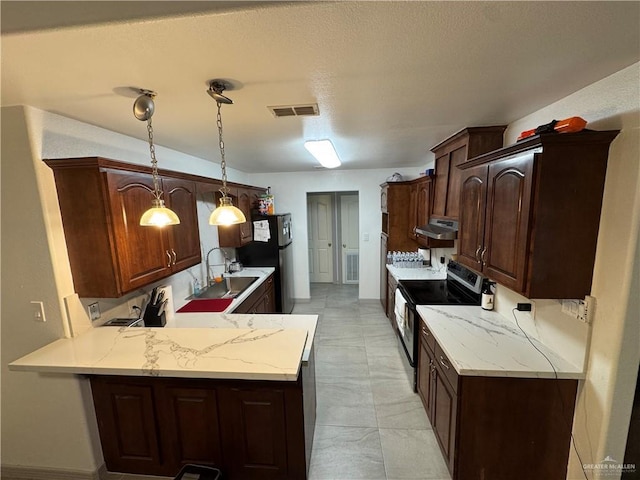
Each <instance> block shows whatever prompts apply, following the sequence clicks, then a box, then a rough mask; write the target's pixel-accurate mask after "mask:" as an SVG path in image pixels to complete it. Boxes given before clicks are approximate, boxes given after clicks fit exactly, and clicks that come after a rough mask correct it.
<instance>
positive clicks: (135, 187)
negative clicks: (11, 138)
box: [45, 157, 201, 298]
mask: <svg viewBox="0 0 640 480" xmlns="http://www.w3.org/2000/svg"><path fill="white" fill-rule="evenodd" d="M45 162H46V163H47V165H49V166H50V167H51V168H52V170H53V173H54V178H55V182H56V189H57V192H58V201H59V205H60V212H61V215H62V223H63V227H64V232H65V240H66V243H67V250H68V254H69V261H70V264H71V271H72V275H73V282H74V287H75V289H76V292H77V293H78V295H79V296H80V297H98V298H104V297H111V298H114V297H120V296H122V295H124V294H125V293H128V292H131V291H133V290H136V289H137V288H140V287H142V286H145V285H148V284H149V283H152V282H154V281H157V280H160V279H162V278H165V277H167V276H169V275H172V274H174V273H176V272H178V271H180V270H183V269H185V268H188V267H190V266H193V265H197V264H198V263H200V260H201V258H200V241H199V237H200V236H199V230H198V221H197V214H196V190H195V189H196V184H195V181H194V180H193V179H191V178H190V177H189V176H187V175H181V174H178V173H177V172H167V171H162V172H161V176H160V177H161V179H160V186H161V188H162V192H163V198H164V200H165V203H166V205H167V206H168V207H169V208H172V209H174V210H175V211H176V213H177V214H178V216H179V218H180V222H181V223H180V225H174V226H167V227H164V228H156V227H141V226H140V225H139V223H138V222H139V219H140V217H141V216H142V214H143V212H144V211H145V210H147V209H148V208H149V207H150V206H151V200H152V198H153V193H152V192H153V180H152V177H151V173H150V169H149V168H146V167H141V166H139V165H132V164H127V163H123V162H116V161H113V160H108V159H104V158H99V157H89V158H75V159H58V160H45Z"/></svg>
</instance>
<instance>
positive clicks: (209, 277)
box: [206, 247, 229, 287]
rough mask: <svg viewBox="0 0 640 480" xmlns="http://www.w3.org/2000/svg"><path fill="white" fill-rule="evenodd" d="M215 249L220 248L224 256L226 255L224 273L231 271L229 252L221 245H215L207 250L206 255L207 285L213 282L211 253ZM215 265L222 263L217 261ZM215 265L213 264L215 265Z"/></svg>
mask: <svg viewBox="0 0 640 480" xmlns="http://www.w3.org/2000/svg"><path fill="white" fill-rule="evenodd" d="M214 250H220V251H221V252H222V256H223V257H224V273H229V257H227V253H226V252H225V251H224V250H223V249H222V248H220V247H213V248H212V249H211V250H209V251H208V252H207V256H206V267H207V287H208V286H209V285H211V284H212V283H213V278H211V267H212V265H210V264H209V254H210V253H211V252H213V251H214ZM215 265H222V264H221V263H217V264H215ZM215 265H213V266H215Z"/></svg>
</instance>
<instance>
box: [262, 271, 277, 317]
mask: <svg viewBox="0 0 640 480" xmlns="http://www.w3.org/2000/svg"><path fill="white" fill-rule="evenodd" d="M265 289H266V291H265V294H264V309H265V312H264V313H277V311H276V291H275V286H274V284H273V275H271V276H269V278H267V280H266V281H265Z"/></svg>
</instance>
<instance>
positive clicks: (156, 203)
mask: <svg viewBox="0 0 640 480" xmlns="http://www.w3.org/2000/svg"><path fill="white" fill-rule="evenodd" d="M155 96H156V92H153V91H151V90H144V89H140V96H139V97H138V98H136V101H135V102H134V103H133V115H134V116H135V117H136V118H137V119H138V120H141V121H143V122H144V121H146V122H147V133H148V135H149V152H150V154H151V176H152V177H153V200H152V201H151V208H150V209H149V210H147V211H146V212H144V213H143V214H142V217H140V225H142V226H143V227H164V226H165V225H178V224H179V223H180V219H179V218H178V215H176V214H175V212H174V211H173V210H170V209H169V208H167V207H165V206H164V200H162V190H161V189H160V178H159V176H158V161H157V160H156V148H155V146H154V145H153V126H152V125H151V117H152V116H153V112H154V111H155V104H154V102H153V99H154V97H155Z"/></svg>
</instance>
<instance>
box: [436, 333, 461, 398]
mask: <svg viewBox="0 0 640 480" xmlns="http://www.w3.org/2000/svg"><path fill="white" fill-rule="evenodd" d="M434 360H435V363H436V367H438V369H439V370H440V371H441V372H442V373H443V374H444V376H445V377H446V379H447V380H448V381H449V383H450V384H451V386H452V387H453V391H454V392H456V393H457V392H458V374H457V372H456V369H455V368H454V367H453V365H452V364H451V362H450V361H449V359H448V358H447V355H446V354H445V353H444V351H443V350H442V348H441V347H440V345H438V344H437V343H436V344H435V359H434Z"/></svg>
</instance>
